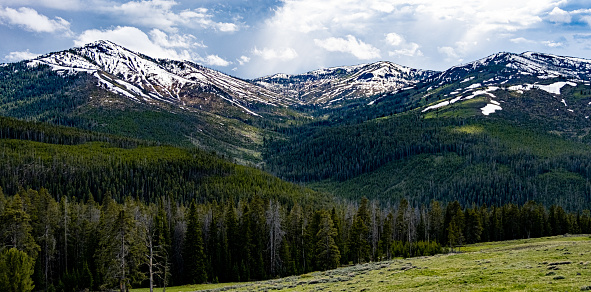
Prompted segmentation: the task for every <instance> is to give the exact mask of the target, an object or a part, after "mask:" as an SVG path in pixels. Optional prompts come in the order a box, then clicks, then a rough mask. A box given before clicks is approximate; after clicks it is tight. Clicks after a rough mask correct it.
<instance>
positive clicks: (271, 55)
mask: <svg viewBox="0 0 591 292" xmlns="http://www.w3.org/2000/svg"><path fill="white" fill-rule="evenodd" d="M252 53H253V54H254V55H255V56H259V57H262V58H263V59H265V60H280V61H288V60H292V59H295V58H297V57H298V52H296V51H295V50H294V49H292V48H282V49H270V48H263V49H262V50H259V49H258V48H254V49H253V50H252Z"/></svg>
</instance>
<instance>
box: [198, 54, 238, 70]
mask: <svg viewBox="0 0 591 292" xmlns="http://www.w3.org/2000/svg"><path fill="white" fill-rule="evenodd" d="M203 63H205V64H206V65H210V66H219V67H226V66H228V65H230V64H232V62H228V61H226V60H224V59H222V58H221V57H220V56H218V55H208V56H207V57H205V59H203Z"/></svg>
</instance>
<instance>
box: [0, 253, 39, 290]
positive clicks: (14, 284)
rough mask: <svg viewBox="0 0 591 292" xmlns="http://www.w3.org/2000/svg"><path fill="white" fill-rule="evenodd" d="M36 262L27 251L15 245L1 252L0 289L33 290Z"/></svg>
mask: <svg viewBox="0 0 591 292" xmlns="http://www.w3.org/2000/svg"><path fill="white" fill-rule="evenodd" d="M34 262H35V260H33V259H32V258H31V257H30V256H29V255H27V253H25V252H24V251H20V250H18V249H16V248H14V247H12V248H10V249H5V250H3V251H2V252H0V291H6V292H29V291H32V290H33V289H34V288H35V285H34V283H33V279H32V278H31V276H32V275H33V272H34V269H33V266H34Z"/></svg>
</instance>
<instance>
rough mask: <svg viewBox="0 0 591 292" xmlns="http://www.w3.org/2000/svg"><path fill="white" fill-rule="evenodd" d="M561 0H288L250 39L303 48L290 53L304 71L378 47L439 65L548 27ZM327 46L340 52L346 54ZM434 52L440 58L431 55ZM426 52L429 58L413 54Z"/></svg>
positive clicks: (363, 56)
mask: <svg viewBox="0 0 591 292" xmlns="http://www.w3.org/2000/svg"><path fill="white" fill-rule="evenodd" d="M562 2H564V1H562ZM562 2H560V1H558V0H537V1H514V0H496V1H459V0H438V1H432V0H412V1H411V0H367V1H356V0H324V1H316V0H289V1H282V2H281V4H282V5H281V6H280V7H278V8H277V9H275V12H274V15H273V16H272V17H270V18H269V19H268V20H266V21H265V24H264V25H265V26H264V29H262V30H261V31H260V35H259V37H258V38H257V42H258V46H259V47H270V48H277V47H280V46H283V47H291V48H294V49H295V50H297V51H298V52H307V54H303V53H302V54H301V55H300V56H299V57H298V58H297V59H296V60H297V62H298V64H299V66H300V67H304V66H305V67H307V68H305V69H313V68H314V67H319V66H323V65H326V64H327V63H328V65H329V66H333V65H341V64H343V62H349V63H354V62H355V60H350V59H357V60H370V59H374V58H378V57H380V56H381V55H383V52H387V54H388V56H389V57H395V58H401V57H413V58H405V59H404V60H405V62H406V63H405V65H409V66H417V67H418V66H421V67H422V66H426V67H430V68H432V69H442V68H447V67H448V66H450V65H454V64H455V63H456V62H457V61H458V60H461V59H464V58H480V57H482V54H483V53H482V51H486V54H488V53H491V52H490V50H494V49H495V48H500V50H511V47H508V46H502V44H506V43H508V44H516V43H517V42H511V41H510V40H511V39H515V40H516V41H519V40H517V36H516V35H518V34H519V33H522V32H527V31H529V30H531V29H536V28H539V27H543V26H544V25H548V23H549V21H550V20H549V19H550V17H554V18H553V19H555V20H558V18H557V17H558V15H557V14H558V12H559V11H558V10H556V11H555V12H554V13H553V14H552V15H550V13H551V11H553V9H554V8H556V7H557V5H562V4H564V3H562ZM561 7H562V6H561ZM562 20H566V18H564V16H563V18H562ZM557 33H558V32H557ZM361 36H363V39H362V41H361V40H360V39H359V38H360V37H361ZM545 38H547V36H546V37H545ZM540 41H541V40H539V39H537V45H541V44H540V43H539V42H540ZM318 48H321V49H322V50H318ZM327 52H330V53H332V52H345V53H348V54H350V56H351V57H352V58H351V57H350V58H349V60H348V59H347V58H346V57H345V56H344V55H343V54H334V53H333V54H328V53H327ZM440 54H442V55H444V56H445V58H438V57H437V55H440ZM425 55H427V56H428V58H416V57H420V56H425ZM344 60H345V61H344ZM347 60H348V61H347ZM408 62H411V64H408ZM412 63H414V64H412ZM294 64H295V63H294ZM256 65H258V66H265V64H256ZM253 66H255V64H253ZM434 66H437V67H436V68H433V67H434ZM269 67H270V66H269ZM292 68H297V66H296V65H293V66H292ZM270 69H275V68H273V67H270ZM265 73H273V72H265Z"/></svg>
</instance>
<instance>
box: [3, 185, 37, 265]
mask: <svg viewBox="0 0 591 292" xmlns="http://www.w3.org/2000/svg"><path fill="white" fill-rule="evenodd" d="M32 231H33V227H32V226H31V217H30V215H29V214H28V213H27V212H26V211H25V206H24V204H23V201H22V200H21V197H20V195H19V194H16V195H15V196H14V197H12V199H11V200H10V201H9V202H8V203H7V205H6V208H5V210H4V213H2V216H0V236H2V237H1V238H0V239H1V243H2V244H3V245H4V246H6V247H14V248H16V249H18V250H21V251H24V252H25V253H27V255H28V256H29V257H31V258H32V259H33V260H36V259H37V255H38V254H39V250H40V247H39V245H38V244H37V243H36V242H35V239H34V238H33V235H32Z"/></svg>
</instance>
